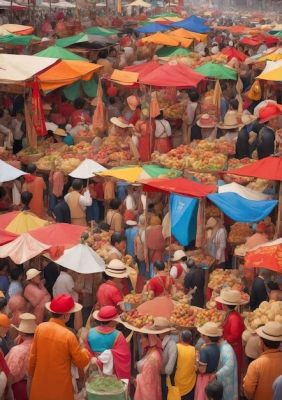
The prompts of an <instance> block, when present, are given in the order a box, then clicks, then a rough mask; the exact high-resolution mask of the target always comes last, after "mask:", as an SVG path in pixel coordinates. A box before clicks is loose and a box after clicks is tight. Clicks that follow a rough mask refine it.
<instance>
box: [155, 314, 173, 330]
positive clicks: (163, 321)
mask: <svg viewBox="0 0 282 400" xmlns="http://www.w3.org/2000/svg"><path fill="white" fill-rule="evenodd" d="M170 327H171V324H170V322H169V320H168V319H167V318H164V317H155V318H154V324H153V329H154V330H162V329H167V328H170Z"/></svg>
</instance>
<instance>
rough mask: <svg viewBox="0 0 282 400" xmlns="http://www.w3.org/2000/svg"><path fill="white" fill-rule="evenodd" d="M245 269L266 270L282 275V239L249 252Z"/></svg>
mask: <svg viewBox="0 0 282 400" xmlns="http://www.w3.org/2000/svg"><path fill="white" fill-rule="evenodd" d="M244 267H246V268H266V269H270V270H272V271H275V272H279V273H280V274H281V273H282V238H280V239H277V240H273V241H272V242H267V243H265V244H262V245H260V246H257V247H256V248H254V249H252V250H251V251H249V252H248V253H247V254H246V256H245V263H244Z"/></svg>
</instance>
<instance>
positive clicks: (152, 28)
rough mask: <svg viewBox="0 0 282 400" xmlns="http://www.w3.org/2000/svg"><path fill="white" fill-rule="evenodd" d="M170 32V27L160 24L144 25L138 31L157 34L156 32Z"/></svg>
mask: <svg viewBox="0 0 282 400" xmlns="http://www.w3.org/2000/svg"><path fill="white" fill-rule="evenodd" d="M169 30H170V27H168V26H165V25H161V24H158V23H156V22H152V23H149V24H146V25H143V26H141V27H140V28H138V29H136V31H137V32H139V33H155V32H165V31H169Z"/></svg>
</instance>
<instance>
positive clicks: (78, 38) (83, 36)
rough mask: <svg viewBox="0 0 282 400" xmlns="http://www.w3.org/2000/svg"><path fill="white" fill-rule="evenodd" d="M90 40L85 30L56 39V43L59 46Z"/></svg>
mask: <svg viewBox="0 0 282 400" xmlns="http://www.w3.org/2000/svg"><path fill="white" fill-rule="evenodd" d="M83 42H88V35H87V34H86V33H84V32H81V33H78V34H77V35H73V36H68V37H65V38H62V39H58V40H57V41H56V45H57V46H59V47H69V46H71V45H72V44H76V43H83Z"/></svg>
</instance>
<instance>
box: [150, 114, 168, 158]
mask: <svg viewBox="0 0 282 400" xmlns="http://www.w3.org/2000/svg"><path fill="white" fill-rule="evenodd" d="M155 124H156V129H155V145H154V151H158V152H159V153H161V154H165V153H168V152H169V151H170V150H171V149H172V145H171V126H170V123H169V122H168V121H167V120H166V119H164V115H163V112H162V111H161V112H160V114H159V115H158V116H157V117H156V118H155Z"/></svg>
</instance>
